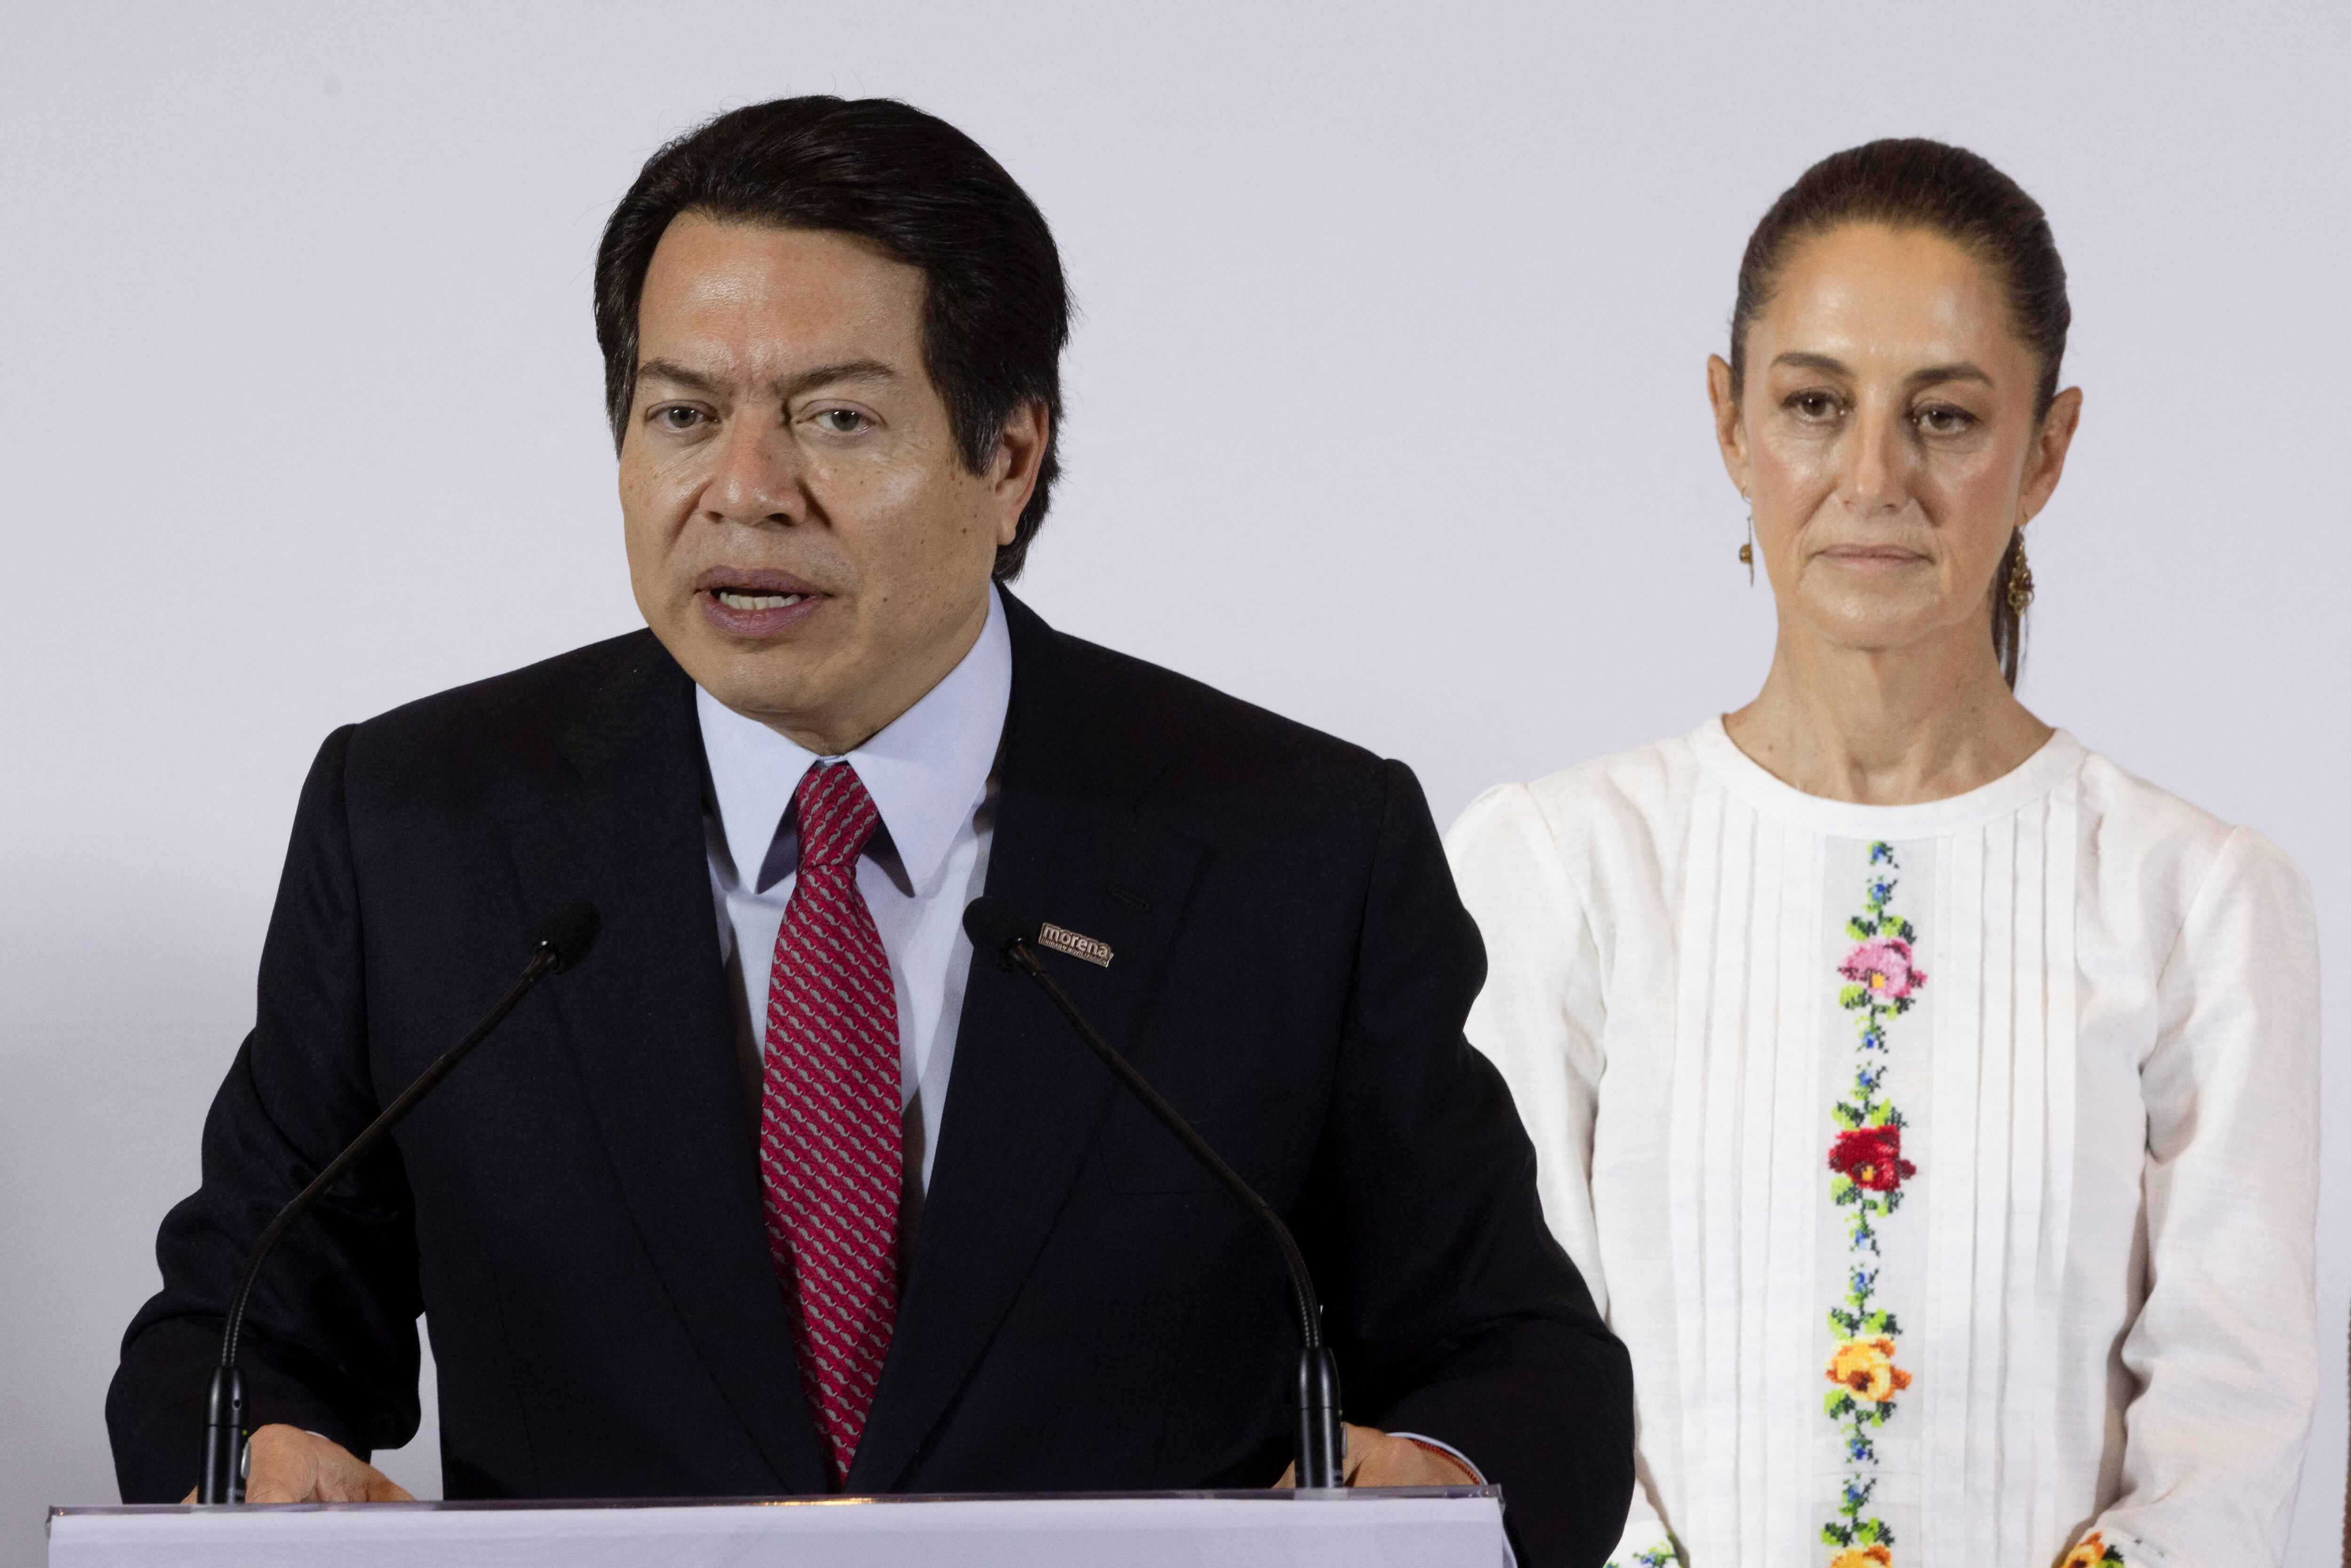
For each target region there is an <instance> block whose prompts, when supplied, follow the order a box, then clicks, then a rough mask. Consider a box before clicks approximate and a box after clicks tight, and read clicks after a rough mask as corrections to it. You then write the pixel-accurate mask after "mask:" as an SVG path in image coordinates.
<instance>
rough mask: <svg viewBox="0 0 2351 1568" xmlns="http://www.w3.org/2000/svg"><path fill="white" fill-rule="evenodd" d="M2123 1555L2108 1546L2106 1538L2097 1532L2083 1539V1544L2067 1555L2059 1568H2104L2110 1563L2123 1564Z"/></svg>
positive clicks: (2058, 1565)
mask: <svg viewBox="0 0 2351 1568" xmlns="http://www.w3.org/2000/svg"><path fill="white" fill-rule="evenodd" d="M2122 1561H2123V1554H2122V1553H2121V1552H2117V1551H2116V1550H2115V1549H2114V1548H2113V1547H2111V1546H2109V1545H2107V1544H2106V1541H2105V1536H2103V1535H2101V1534H2099V1533H2098V1531H2095V1530H2094V1531H2090V1533H2089V1534H2087V1535H2085V1536H2084V1537H2083V1538H2082V1544H2081V1545H2079V1546H2076V1547H2075V1548H2074V1550H2073V1551H2071V1552H2067V1553H2065V1560H2064V1562H2062V1563H2058V1564H2057V1568H2102V1565H2103V1564H2105V1563H2122Z"/></svg>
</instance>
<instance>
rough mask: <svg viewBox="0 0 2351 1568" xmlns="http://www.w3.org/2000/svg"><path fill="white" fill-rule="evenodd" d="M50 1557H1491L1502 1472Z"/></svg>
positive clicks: (535, 1523)
mask: <svg viewBox="0 0 2351 1568" xmlns="http://www.w3.org/2000/svg"><path fill="white" fill-rule="evenodd" d="M48 1531H49V1568H162V1564H166V1563H169V1564H172V1568H322V1565H329V1564H331V1565H332V1568H413V1565H414V1564H417V1563H432V1564H434V1565H435V1568H557V1565H559V1564H560V1565H562V1568H637V1565H639V1564H644V1565H648V1568H650V1565H653V1564H659V1565H661V1568H752V1565H753V1564H758V1565H760V1568H768V1565H771V1564H789V1568H917V1565H920V1568H935V1565H936V1564H941V1563H953V1564H956V1565H957V1568H1080V1565H1082V1568H1342V1565H1345V1568H1360V1565H1365V1564H1378V1563H1388V1564H1395V1565H1396V1568H1404V1565H1405V1564H1411V1565H1412V1568H1498V1565H1499V1564H1500V1563H1502V1562H1503V1560H1504V1545H1503V1538H1502V1498H1501V1492H1500V1491H1499V1489H1497V1488H1494V1487H1426V1488H1423V1487H1414V1488H1397V1489H1392V1490H1369V1489H1366V1490H1359V1491H1358V1490H1348V1491H1322V1492H1314V1491H1301V1492H1287V1491H1216V1492H1208V1491H1203V1492H1144V1493H1099V1492H1095V1493H1082V1494H1073V1495H1062V1496H1043V1497H994V1496H991V1497H806V1498H740V1499H727V1500H699V1499H697V1500H674V1501H628V1502H565V1503H551V1504H550V1503H509V1502H416V1503H325V1504H316V1503H313V1504H295V1505H290V1506H272V1505H253V1506H245V1507H236V1508H196V1507H192V1506H177V1505H165V1506H147V1507H137V1508H59V1509H52V1510H51V1511H49V1521H48Z"/></svg>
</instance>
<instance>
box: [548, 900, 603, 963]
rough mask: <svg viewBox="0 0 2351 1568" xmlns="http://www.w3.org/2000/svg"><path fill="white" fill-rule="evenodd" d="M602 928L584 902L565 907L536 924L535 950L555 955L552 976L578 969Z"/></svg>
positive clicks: (594, 912)
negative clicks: (536, 941) (543, 949)
mask: <svg viewBox="0 0 2351 1568" xmlns="http://www.w3.org/2000/svg"><path fill="white" fill-rule="evenodd" d="M603 928H604V917H603V916H602V915H599V914H597V913H596V906H595V905H594V904H590V903H589V902H588V901H587V900H586V899H584V898H583V899H581V900H580V902H579V903H577V904H565V905H564V906H563V907H562V908H560V909H559V910H557V911H556V912H555V913H554V914H552V915H549V916H548V917H547V918H546V919H544V920H542V921H540V922H539V923H538V944H537V946H540V947H544V948H546V949H547V950H548V951H549V952H550V953H552V954H554V955H555V972H556V973H557V974H561V973H563V971H564V970H566V969H573V968H577V967H579V965H580V959H582V958H585V957H586V956H588V950H589V949H590V947H593V946H596V934H597V933H598V932H600V931H601V930H602V929H603Z"/></svg>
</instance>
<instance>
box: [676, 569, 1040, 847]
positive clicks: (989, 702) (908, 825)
mask: <svg viewBox="0 0 2351 1568" xmlns="http://www.w3.org/2000/svg"><path fill="white" fill-rule="evenodd" d="M1011 702H1012V635H1011V632H1010V631H1009V630H1008V627H1007V626H1006V624H1005V620H1004V601H1003V599H1002V598H1001V596H999V595H998V592H997V591H996V588H995V585H994V584H992V583H991V584H990V585H989V586H988V590H987V625H985V626H983V627H982V628H981V629H980V632H979V641H977V643H973V644H972V647H971V652H969V653H966V654H965V655H964V656H963V659H962V661H961V662H960V663H959V664H956V667H955V668H954V669H952V670H949V671H948V672H947V673H946V677H945V678H944V679H943V680H941V681H940V682H939V684H938V685H935V686H933V687H932V688H931V689H930V690H929V691H927V692H925V693H924V694H923V696H922V699H921V700H920V701H918V702H916V703H915V704H914V706H913V707H910V708H908V709H907V710H906V711H905V712H904V713H902V714H900V715H899V716H897V717H896V718H894V719H893V720H892V721H891V722H890V723H889V724H888V725H887V726H885V727H883V730H882V732H881V733H880V734H878V735H876V736H874V737H873V738H872V739H871V740H869V741H867V742H866V743H865V744H864V745H862V746H861V747H857V748H856V749H855V750H853V751H852V752H850V754H849V755H848V756H847V757H846V758H824V757H820V756H819V755H818V754H817V753H815V752H813V751H810V750H809V749H808V747H804V746H801V745H800V744H799V743H798V742H797V741H794V740H792V739H791V738H790V737H788V736H785V735H782V734H779V733H778V732H777V731H775V730H773V729H770V728H768V727H767V726H766V725H764V724H761V723H760V722H759V721H758V720H757V719H753V718H746V717H744V716H742V715H741V714H738V713H737V712H736V711H735V710H734V709H732V708H730V707H728V706H726V704H724V703H722V702H720V701H719V700H718V699H717V698H716V697H714V696H712V695H710V694H709V693H708V692H706V691H704V690H703V689H702V688H701V687H699V686H696V687H695V692H694V706H695V716H696V717H697V718H698V719H699V720H700V721H701V725H702V751H703V756H704V757H705V758H707V759H708V761H709V764H710V784H711V789H712V790H713V792H714V793H715V794H716V796H717V800H718V820H719V826H720V828H721V829H722V831H724V832H725V834H726V852H727V853H728V855H730V856H731V857H732V858H733V859H734V862H735V874H736V877H737V881H738V883H741V884H743V885H751V884H753V883H757V882H758V879H759V876H760V867H761V866H762V865H764V864H765V863H766V862H767V860H768V850H769V848H770V847H771V846H772V845H773V844H774V842H775V841H776V838H777V835H778V834H779V833H780V832H782V831H784V829H785V828H786V826H787V825H788V823H787V819H788V817H789V814H790V811H791V805H792V794H793V792H794V791H795V790H797V789H799V782H800V779H801V777H802V775H804V774H806V773H807V772H808V770H809V768H811V767H812V766H814V765H815V764H816V763H818V762H823V761H846V762H847V763H849V764H850V766H852V767H853V768H856V769H857V777H858V778H859V779H862V780H863V782H864V785H865V789H866V792H867V793H868V794H870V795H872V797H873V804H874V807H875V809H876V810H879V811H880V812H881V815H882V823H883V827H884V828H886V829H887V830H888V831H889V834H890V841H891V842H892V844H893V845H894V846H895V848H896V850H897V854H898V861H899V863H900V864H901V865H902V866H904V868H905V872H906V876H907V879H908V881H909V882H911V883H913V885H914V889H915V891H916V892H918V893H919V892H922V891H925V890H926V889H927V888H928V887H929V886H930V884H931V883H932V881H933V880H934V879H935V877H936V876H937V875H938V873H939V871H940V869H941V868H942V867H943V866H944V865H945V864H946V858H947V851H948V850H949V849H950V848H952V847H953V846H954V843H955V838H956V833H957V832H958V831H961V830H962V828H963V827H964V825H965V824H966V823H967V822H969V821H971V817H972V813H973V812H975V811H977V810H978V809H979V807H980V805H981V803H982V802H983V801H984V800H986V799H987V778H988V774H989V773H990V772H991V771H992V770H993V769H994V768H995V765H996V751H997V747H998V743H999V742H1000V741H1001V740H1002V738H1003V736H1004V716H1005V713H1006V710H1007V709H1008V708H1009V707H1010V706H1011Z"/></svg>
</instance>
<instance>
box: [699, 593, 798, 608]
mask: <svg viewBox="0 0 2351 1568" xmlns="http://www.w3.org/2000/svg"><path fill="white" fill-rule="evenodd" d="M807 597H808V595H807V594H805V593H749V592H746V591H744V590H742V589H739V588H722V589H720V590H718V602H719V603H721V604H724V605H725V606H726V608H727V609H729V610H783V609H786V608H789V606H791V605H794V604H798V603H799V601H801V600H803V599H806V598H807Z"/></svg>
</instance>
